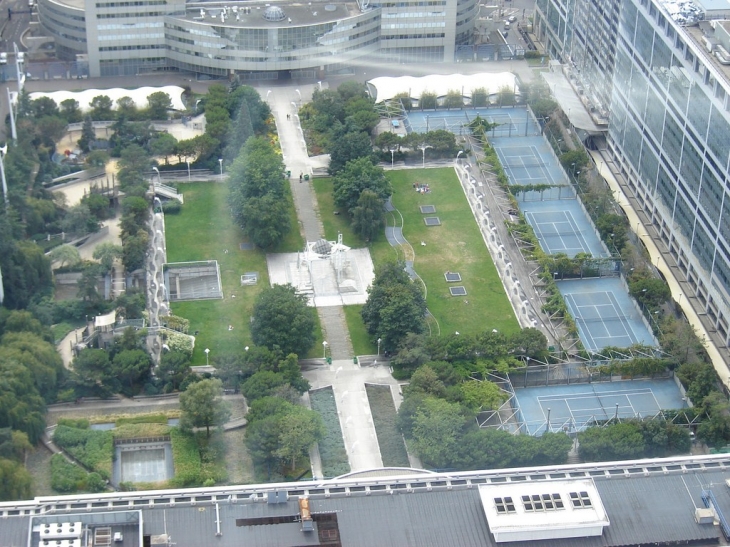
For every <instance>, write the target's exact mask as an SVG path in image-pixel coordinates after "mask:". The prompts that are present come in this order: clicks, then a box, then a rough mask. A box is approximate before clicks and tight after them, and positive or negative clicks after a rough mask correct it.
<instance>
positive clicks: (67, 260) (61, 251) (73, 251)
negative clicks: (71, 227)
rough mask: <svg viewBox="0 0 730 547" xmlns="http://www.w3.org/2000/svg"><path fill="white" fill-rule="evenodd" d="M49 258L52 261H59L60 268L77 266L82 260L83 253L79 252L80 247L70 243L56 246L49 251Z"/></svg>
mask: <svg viewBox="0 0 730 547" xmlns="http://www.w3.org/2000/svg"><path fill="white" fill-rule="evenodd" d="M48 258H50V259H51V262H56V263H58V267H59V268H63V267H64V266H76V264H78V263H79V262H81V255H80V254H79V250H78V248H77V247H75V246H74V245H69V244H65V245H59V246H58V247H54V248H53V249H51V252H50V253H48Z"/></svg>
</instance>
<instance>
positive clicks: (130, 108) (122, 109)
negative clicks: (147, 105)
mask: <svg viewBox="0 0 730 547" xmlns="http://www.w3.org/2000/svg"><path fill="white" fill-rule="evenodd" d="M136 117H137V103H135V102H134V99H132V97H119V98H118V99H117V118H119V119H124V120H133V119H135V118H136Z"/></svg>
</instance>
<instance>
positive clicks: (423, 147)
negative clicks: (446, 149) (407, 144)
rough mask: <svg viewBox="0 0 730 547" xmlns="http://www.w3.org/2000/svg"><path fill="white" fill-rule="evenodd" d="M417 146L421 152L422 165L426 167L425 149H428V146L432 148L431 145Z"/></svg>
mask: <svg viewBox="0 0 730 547" xmlns="http://www.w3.org/2000/svg"><path fill="white" fill-rule="evenodd" d="M418 148H420V149H421V152H423V163H422V167H426V150H428V149H429V148H433V146H429V145H426V146H419V147H418Z"/></svg>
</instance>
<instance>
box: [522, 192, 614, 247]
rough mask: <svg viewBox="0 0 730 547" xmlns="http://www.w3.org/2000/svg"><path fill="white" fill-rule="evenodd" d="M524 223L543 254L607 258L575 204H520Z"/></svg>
mask: <svg viewBox="0 0 730 547" xmlns="http://www.w3.org/2000/svg"><path fill="white" fill-rule="evenodd" d="M520 205H521V206H522V207H521V208H522V213H523V214H524V215H525V220H527V222H528V224H529V225H530V226H532V229H533V230H534V231H535V235H536V236H537V240H538V242H539V243H540V247H542V250H543V251H545V252H546V253H547V254H556V253H565V254H566V255H568V256H569V257H570V258H573V257H574V256H575V255H576V254H578V253H590V254H591V256H593V257H594V258H598V257H602V256H606V257H607V256H610V253H609V252H608V249H606V247H605V246H604V245H603V243H602V242H601V239H600V238H599V237H598V234H597V233H596V230H595V229H594V228H593V225H592V224H591V222H590V221H589V220H588V218H587V217H586V215H585V212H584V211H583V208H582V207H581V205H580V203H579V202H578V200H574V199H573V200H546V201H535V202H530V203H520Z"/></svg>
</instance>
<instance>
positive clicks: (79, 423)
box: [57, 418, 89, 429]
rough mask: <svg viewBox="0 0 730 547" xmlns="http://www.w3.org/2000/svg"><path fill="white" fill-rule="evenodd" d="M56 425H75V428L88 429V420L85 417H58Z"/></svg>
mask: <svg viewBox="0 0 730 547" xmlns="http://www.w3.org/2000/svg"><path fill="white" fill-rule="evenodd" d="M57 425H65V426H68V427H75V428H76V429H89V420H87V419H85V418H76V419H73V418H59V419H58V424H57Z"/></svg>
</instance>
